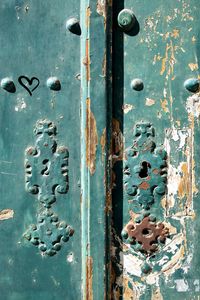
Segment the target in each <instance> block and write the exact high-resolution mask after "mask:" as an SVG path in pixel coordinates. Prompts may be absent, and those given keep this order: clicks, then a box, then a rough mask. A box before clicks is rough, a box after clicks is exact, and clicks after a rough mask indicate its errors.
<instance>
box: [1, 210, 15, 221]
mask: <svg viewBox="0 0 200 300" xmlns="http://www.w3.org/2000/svg"><path fill="white" fill-rule="evenodd" d="M13 216H14V210H12V209H3V210H0V221H3V220H8V219H11V218H13Z"/></svg>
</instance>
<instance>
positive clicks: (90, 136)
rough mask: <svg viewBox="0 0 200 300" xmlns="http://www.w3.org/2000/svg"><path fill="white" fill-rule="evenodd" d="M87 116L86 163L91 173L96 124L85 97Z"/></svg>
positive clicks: (93, 160) (95, 143) (94, 158)
mask: <svg viewBox="0 0 200 300" xmlns="http://www.w3.org/2000/svg"><path fill="white" fill-rule="evenodd" d="M86 105H87V111H86V113H87V116H86V128H85V136H86V164H87V167H88V168H89V170H90V173H91V174H92V175H93V174H94V173H95V169H96V151H97V145H98V135H97V125H96V120H95V117H94V114H93V113H92V111H91V109H90V99H89V98H88V99H87V102H86Z"/></svg>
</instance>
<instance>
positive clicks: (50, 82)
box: [47, 77, 61, 91]
mask: <svg viewBox="0 0 200 300" xmlns="http://www.w3.org/2000/svg"><path fill="white" fill-rule="evenodd" d="M47 87H48V88H50V89H51V90H53V91H60V90H61V84H60V80H59V79H58V78H57V77H49V78H48V79H47Z"/></svg>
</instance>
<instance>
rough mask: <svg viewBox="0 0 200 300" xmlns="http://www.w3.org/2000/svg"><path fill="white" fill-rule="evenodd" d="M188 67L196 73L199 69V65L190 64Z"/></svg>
mask: <svg viewBox="0 0 200 300" xmlns="http://www.w3.org/2000/svg"><path fill="white" fill-rule="evenodd" d="M188 67H189V68H190V70H191V71H196V70H198V68H199V66H198V64H197V63H190V64H188Z"/></svg>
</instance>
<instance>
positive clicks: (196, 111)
mask: <svg viewBox="0 0 200 300" xmlns="http://www.w3.org/2000/svg"><path fill="white" fill-rule="evenodd" d="M186 109H187V111H188V113H189V114H192V115H193V116H194V117H196V118H199V115H200V93H196V94H193V95H192V96H190V97H188V99H187V103H186Z"/></svg>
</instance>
